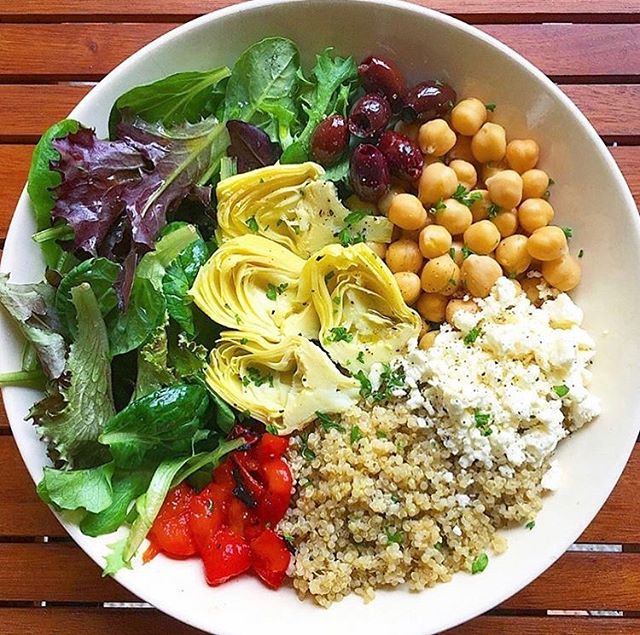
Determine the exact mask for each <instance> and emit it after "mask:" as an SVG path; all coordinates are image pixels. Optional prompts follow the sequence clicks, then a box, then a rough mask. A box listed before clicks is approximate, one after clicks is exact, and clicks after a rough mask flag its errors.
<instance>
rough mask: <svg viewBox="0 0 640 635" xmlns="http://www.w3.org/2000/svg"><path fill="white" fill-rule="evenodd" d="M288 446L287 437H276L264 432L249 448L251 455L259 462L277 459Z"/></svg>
mask: <svg viewBox="0 0 640 635" xmlns="http://www.w3.org/2000/svg"><path fill="white" fill-rule="evenodd" d="M288 447H289V437H278V436H276V435H275V434H269V433H268V432H265V433H264V434H263V435H262V437H260V441H258V443H257V444H256V445H255V446H254V447H253V448H252V449H251V452H252V453H253V456H255V457H256V459H257V460H258V461H260V463H264V462H265V461H268V460H269V459H279V458H280V457H281V456H283V455H284V453H285V452H286V451H287V448H288Z"/></svg>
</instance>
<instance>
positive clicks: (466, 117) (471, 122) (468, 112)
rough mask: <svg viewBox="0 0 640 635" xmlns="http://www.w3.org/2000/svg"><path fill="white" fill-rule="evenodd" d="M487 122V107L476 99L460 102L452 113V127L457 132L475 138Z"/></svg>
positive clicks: (471, 98) (470, 98)
mask: <svg viewBox="0 0 640 635" xmlns="http://www.w3.org/2000/svg"><path fill="white" fill-rule="evenodd" d="M486 120H487V109H486V107H485V105H484V104H483V103H482V102H481V101H480V100H479V99H476V98H475V97H469V98H468V99H463V100H462V101H459V102H458V103H457V104H456V105H455V107H454V109H453V110H452V111H451V125H452V126H453V129H454V130H455V131H456V132H459V133H460V134H463V135H467V136H469V137H471V136H473V135H474V134H476V132H478V130H480V127H481V126H482V124H483V123H484V122H485V121H486Z"/></svg>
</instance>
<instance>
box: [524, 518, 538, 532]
mask: <svg viewBox="0 0 640 635" xmlns="http://www.w3.org/2000/svg"><path fill="white" fill-rule="evenodd" d="M535 526H536V521H535V520H530V521H529V522H528V523H527V524H526V525H525V527H526V528H527V529H528V530H529V531H531V530H532V529H533V528H534V527H535Z"/></svg>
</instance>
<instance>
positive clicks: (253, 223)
mask: <svg viewBox="0 0 640 635" xmlns="http://www.w3.org/2000/svg"><path fill="white" fill-rule="evenodd" d="M245 225H246V226H247V227H248V228H249V229H250V230H251V231H252V232H253V233H254V234H257V233H258V229H259V228H258V221H257V220H256V217H255V216H252V217H251V218H247V220H246V221H245Z"/></svg>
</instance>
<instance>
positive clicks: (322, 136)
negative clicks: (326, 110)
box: [311, 115, 349, 167]
mask: <svg viewBox="0 0 640 635" xmlns="http://www.w3.org/2000/svg"><path fill="white" fill-rule="evenodd" d="M348 144H349V128H348V127H347V122H346V121H345V118H344V117H343V116H342V115H331V116H330V117H327V118H326V119H325V120H324V121H321V122H320V123H319V124H318V127H317V128H316V129H315V130H314V132H313V135H312V136H311V156H312V157H313V158H314V159H315V160H316V161H317V162H318V163H320V164H321V165H324V166H325V167H327V166H330V165H332V164H333V163H335V162H336V161H337V160H338V159H339V158H340V156H341V155H342V153H343V152H344V151H345V150H346V149H347V145H348Z"/></svg>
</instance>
